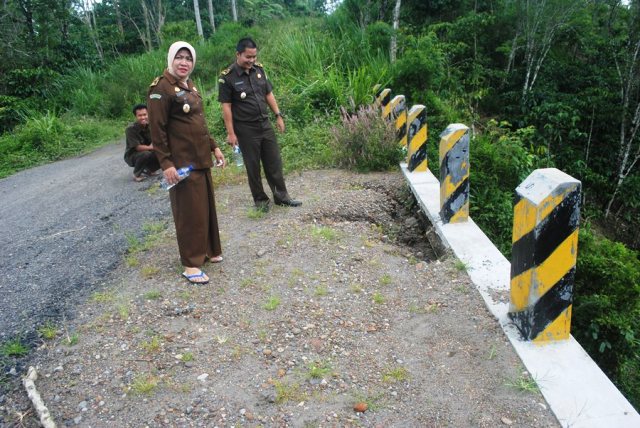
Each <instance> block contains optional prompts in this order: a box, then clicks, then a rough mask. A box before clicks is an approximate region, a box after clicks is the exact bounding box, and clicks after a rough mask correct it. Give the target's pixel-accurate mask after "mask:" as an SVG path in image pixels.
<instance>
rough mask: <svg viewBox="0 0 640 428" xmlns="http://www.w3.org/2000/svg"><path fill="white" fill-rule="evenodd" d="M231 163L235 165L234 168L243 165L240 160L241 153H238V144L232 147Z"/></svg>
mask: <svg viewBox="0 0 640 428" xmlns="http://www.w3.org/2000/svg"><path fill="white" fill-rule="evenodd" d="M233 161H234V162H235V163H236V166H243V165H244V161H243V160H242V152H241V151H240V146H239V145H238V144H236V145H235V146H233Z"/></svg>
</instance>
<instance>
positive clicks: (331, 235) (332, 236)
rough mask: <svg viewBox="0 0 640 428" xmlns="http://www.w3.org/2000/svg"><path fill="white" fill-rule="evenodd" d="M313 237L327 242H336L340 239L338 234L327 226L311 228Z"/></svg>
mask: <svg viewBox="0 0 640 428" xmlns="http://www.w3.org/2000/svg"><path fill="white" fill-rule="evenodd" d="M311 236H313V237H314V238H318V239H324V240H325V241H335V240H336V239H338V232H337V231H336V230H334V229H332V228H330V227H326V226H315V225H314V226H311Z"/></svg>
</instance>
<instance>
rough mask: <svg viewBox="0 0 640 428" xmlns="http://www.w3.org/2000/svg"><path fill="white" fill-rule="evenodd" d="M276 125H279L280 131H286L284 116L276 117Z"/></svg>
mask: <svg viewBox="0 0 640 428" xmlns="http://www.w3.org/2000/svg"><path fill="white" fill-rule="evenodd" d="M276 126H277V127H278V131H280V132H284V129H285V126H284V119H283V118H282V116H277V117H276Z"/></svg>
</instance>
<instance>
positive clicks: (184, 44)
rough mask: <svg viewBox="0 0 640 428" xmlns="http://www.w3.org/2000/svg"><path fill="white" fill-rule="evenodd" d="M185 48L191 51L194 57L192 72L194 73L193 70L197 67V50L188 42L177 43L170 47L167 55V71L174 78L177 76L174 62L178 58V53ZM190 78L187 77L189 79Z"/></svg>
mask: <svg viewBox="0 0 640 428" xmlns="http://www.w3.org/2000/svg"><path fill="white" fill-rule="evenodd" d="M183 48H187V49H189V52H191V56H192V57H193V67H192V68H191V71H193V69H194V68H195V67H196V50H195V49H194V48H193V46H191V45H190V44H189V43H187V42H175V43H174V44H172V45H171V46H170V47H169V54H168V55H167V69H168V70H169V73H171V74H172V75H173V76H175V75H176V73H174V71H173V67H172V64H173V60H174V59H175V58H176V55H177V54H178V51H179V50H180V49H183ZM189 74H191V73H189ZM188 77H189V76H187V78H188Z"/></svg>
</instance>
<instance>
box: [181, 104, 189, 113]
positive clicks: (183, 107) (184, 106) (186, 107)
mask: <svg viewBox="0 0 640 428" xmlns="http://www.w3.org/2000/svg"><path fill="white" fill-rule="evenodd" d="M182 111H183V112H185V113H189V112H190V111H191V106H190V105H189V104H185V105H183V106H182Z"/></svg>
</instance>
